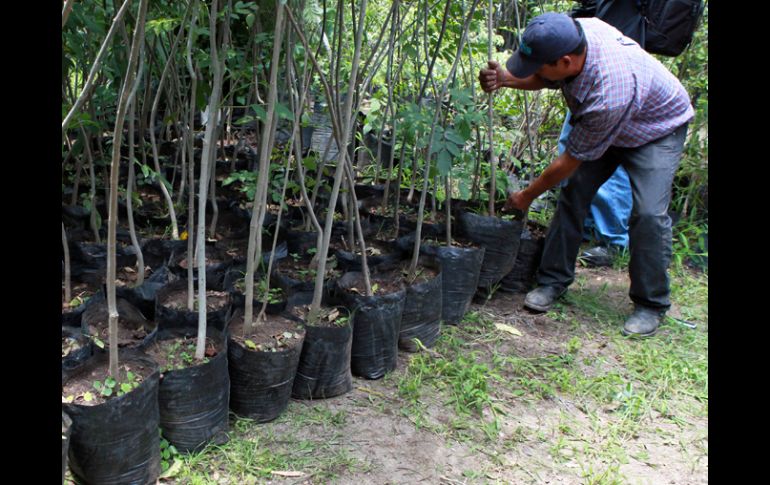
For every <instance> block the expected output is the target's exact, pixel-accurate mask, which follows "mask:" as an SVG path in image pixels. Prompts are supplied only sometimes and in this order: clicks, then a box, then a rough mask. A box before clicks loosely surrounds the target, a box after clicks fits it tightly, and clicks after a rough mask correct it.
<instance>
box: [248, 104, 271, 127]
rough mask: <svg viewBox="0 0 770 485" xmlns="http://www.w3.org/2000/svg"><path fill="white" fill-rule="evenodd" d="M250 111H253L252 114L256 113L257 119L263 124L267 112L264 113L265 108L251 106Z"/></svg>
mask: <svg viewBox="0 0 770 485" xmlns="http://www.w3.org/2000/svg"><path fill="white" fill-rule="evenodd" d="M251 109H253V110H254V113H256V115H257V118H259V120H260V121H261V122H262V123H264V122H265V121H266V120H267V111H265V108H263V107H262V106H261V105H259V104H252V105H251Z"/></svg>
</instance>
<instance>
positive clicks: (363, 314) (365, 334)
mask: <svg viewBox="0 0 770 485" xmlns="http://www.w3.org/2000/svg"><path fill="white" fill-rule="evenodd" d="M359 275H360V273H358V272H355V271H351V272H348V273H345V274H344V275H342V277H341V278H340V279H339V280H337V291H336V293H337V295H338V297H339V298H340V299H341V301H342V302H343V304H344V306H346V307H347V308H350V309H352V311H353V345H352V348H351V355H350V370H351V372H352V373H353V374H355V375H357V376H360V377H365V378H367V379H379V378H381V377H383V376H384V375H385V374H386V373H388V372H390V371H392V370H394V369H395V368H396V363H397V357H398V332H399V330H400V328H401V315H402V314H403V311H404V301H405V300H406V289H401V290H399V291H396V292H393V293H389V294H387V295H375V296H361V295H357V294H351V293H349V292H348V291H346V290H348V289H349V288H350V287H351V285H352V284H353V282H354V281H356V280H358V279H359V278H360V276H359Z"/></svg>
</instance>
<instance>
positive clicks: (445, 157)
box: [438, 150, 452, 176]
mask: <svg viewBox="0 0 770 485" xmlns="http://www.w3.org/2000/svg"><path fill="white" fill-rule="evenodd" d="M450 170H452V157H450V156H449V152H448V151H447V150H441V151H440V152H438V172H439V174H441V175H442V176H446V175H447V174H448V173H449V172H450Z"/></svg>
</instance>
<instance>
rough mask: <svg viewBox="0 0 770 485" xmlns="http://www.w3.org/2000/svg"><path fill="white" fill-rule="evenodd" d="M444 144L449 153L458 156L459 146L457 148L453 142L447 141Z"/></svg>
mask: <svg viewBox="0 0 770 485" xmlns="http://www.w3.org/2000/svg"><path fill="white" fill-rule="evenodd" d="M444 146H445V147H446V149H447V150H449V153H451V154H452V156H454V157H459V156H460V148H458V147H457V145H455V144H454V143H447V144H446V145H444Z"/></svg>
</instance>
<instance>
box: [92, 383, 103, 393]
mask: <svg viewBox="0 0 770 485" xmlns="http://www.w3.org/2000/svg"><path fill="white" fill-rule="evenodd" d="M93 386H94V389H96V390H97V391H101V390H102V383H101V382H99V381H94V384H93Z"/></svg>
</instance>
